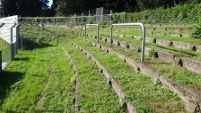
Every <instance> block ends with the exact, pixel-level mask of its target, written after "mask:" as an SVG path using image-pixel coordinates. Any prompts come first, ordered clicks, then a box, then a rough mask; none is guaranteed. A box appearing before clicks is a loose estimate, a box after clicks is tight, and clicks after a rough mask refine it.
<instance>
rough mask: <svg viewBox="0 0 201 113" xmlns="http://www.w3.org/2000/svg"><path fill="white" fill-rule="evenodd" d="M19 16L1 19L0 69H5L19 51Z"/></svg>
mask: <svg viewBox="0 0 201 113" xmlns="http://www.w3.org/2000/svg"><path fill="white" fill-rule="evenodd" d="M17 18H18V17H17V16H12V17H7V18H1V19H0V51H1V52H0V64H1V66H0V70H2V69H4V68H5V67H6V66H7V64H8V62H9V61H10V60H13V59H14V56H15V55H16V54H17V53H18V48H19V45H18V41H19V36H18V19H17Z"/></svg>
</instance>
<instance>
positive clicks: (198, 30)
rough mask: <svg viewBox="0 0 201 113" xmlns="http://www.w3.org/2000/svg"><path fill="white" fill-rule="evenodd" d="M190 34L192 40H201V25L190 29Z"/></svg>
mask: <svg viewBox="0 0 201 113" xmlns="http://www.w3.org/2000/svg"><path fill="white" fill-rule="evenodd" d="M190 32H191V33H190V36H191V37H192V38H201V23H199V24H196V25H193V26H192V27H190Z"/></svg>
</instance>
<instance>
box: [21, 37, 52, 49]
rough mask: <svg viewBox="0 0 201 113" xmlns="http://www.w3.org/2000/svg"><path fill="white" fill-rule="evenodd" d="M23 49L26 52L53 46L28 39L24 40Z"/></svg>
mask: <svg viewBox="0 0 201 113" xmlns="http://www.w3.org/2000/svg"><path fill="white" fill-rule="evenodd" d="M22 40H23V41H22V47H21V48H22V49H24V50H33V49H36V48H45V47H50V46H52V45H50V44H45V43H37V42H35V41H34V40H31V39H28V38H23V39H22Z"/></svg>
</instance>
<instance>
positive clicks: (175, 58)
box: [100, 38, 201, 74]
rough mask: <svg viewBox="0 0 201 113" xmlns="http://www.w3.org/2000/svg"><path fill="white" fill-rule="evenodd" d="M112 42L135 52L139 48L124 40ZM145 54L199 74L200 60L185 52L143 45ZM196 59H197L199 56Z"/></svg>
mask: <svg viewBox="0 0 201 113" xmlns="http://www.w3.org/2000/svg"><path fill="white" fill-rule="evenodd" d="M100 40H103V41H109V38H100ZM113 43H114V44H115V45H118V46H120V47H122V48H130V49H132V50H135V51H137V52H138V51H139V48H140V46H139V45H134V44H131V43H127V42H124V41H119V40H116V39H114V40H113ZM139 52H140V51H139ZM145 54H147V55H149V56H153V57H156V58H159V59H162V60H164V61H166V62H175V64H178V65H180V66H183V67H185V68H187V69H188V70H190V71H192V72H195V73H198V74H201V70H200V66H201V61H199V60H195V58H188V57H189V55H187V54H184V56H183V55H180V54H179V53H176V52H172V51H167V50H165V49H158V48H157V47H153V46H148V47H145ZM200 56H201V55H200ZM197 59H199V57H198V58H197Z"/></svg>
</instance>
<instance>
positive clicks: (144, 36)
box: [109, 23, 146, 62]
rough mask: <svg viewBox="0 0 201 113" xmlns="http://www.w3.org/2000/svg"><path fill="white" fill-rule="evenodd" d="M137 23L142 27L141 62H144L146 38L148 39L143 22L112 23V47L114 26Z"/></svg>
mask: <svg viewBox="0 0 201 113" xmlns="http://www.w3.org/2000/svg"><path fill="white" fill-rule="evenodd" d="M131 25H137V26H141V27H142V53H141V62H144V53H145V40H146V28H145V26H144V24H142V23H121V24H112V25H111V28H110V45H109V46H110V47H112V28H113V26H131Z"/></svg>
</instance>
